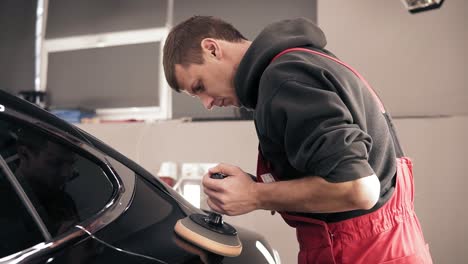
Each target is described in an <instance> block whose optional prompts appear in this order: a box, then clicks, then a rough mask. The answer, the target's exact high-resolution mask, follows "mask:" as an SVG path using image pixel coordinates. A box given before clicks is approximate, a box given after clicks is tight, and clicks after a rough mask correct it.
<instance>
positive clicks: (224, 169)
mask: <svg viewBox="0 0 468 264" xmlns="http://www.w3.org/2000/svg"><path fill="white" fill-rule="evenodd" d="M208 172H209V173H210V174H213V173H222V174H224V175H226V176H232V175H236V174H239V172H241V170H240V169H239V167H237V166H234V165H230V164H226V163H219V164H218V165H216V166H215V167H213V168H210V169H209V170H208Z"/></svg>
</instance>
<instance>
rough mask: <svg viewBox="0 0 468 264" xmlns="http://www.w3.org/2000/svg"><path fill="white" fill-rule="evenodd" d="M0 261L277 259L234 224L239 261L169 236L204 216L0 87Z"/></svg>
mask: <svg viewBox="0 0 468 264" xmlns="http://www.w3.org/2000/svg"><path fill="white" fill-rule="evenodd" d="M0 168H1V169H0V209H1V211H0V263H268V264H272V263H278V262H279V260H278V258H277V257H276V256H275V255H276V254H274V250H273V249H272V248H271V247H270V245H269V244H268V242H267V241H266V240H265V239H264V238H263V237H262V236H261V235H259V234H257V233H254V232H251V231H248V230H245V229H243V228H240V227H236V229H237V231H238V234H239V237H240V239H241V241H242V244H243V250H242V253H241V255H239V256H238V257H232V258H231V257H223V256H220V255H216V254H213V253H210V252H208V251H206V250H203V249H201V248H198V247H197V246H195V245H193V244H190V243H188V242H187V241H185V240H183V239H182V238H180V237H179V236H178V235H177V234H175V232H174V226H175V224H176V222H177V221H178V220H179V219H182V218H185V217H186V216H188V215H190V214H193V213H206V212H203V211H201V210H200V209H197V208H195V207H193V206H192V205H191V204H190V203H188V202H187V201H186V200H184V198H183V197H182V196H180V195H179V194H178V193H177V192H175V191H173V190H172V188H170V187H169V186H168V185H166V184H165V183H163V182H162V181H160V180H159V179H157V177H155V176H154V175H152V174H150V173H149V172H147V171H146V170H145V169H143V168H142V167H140V166H139V165H138V164H136V163H134V162H133V161H131V160H129V159H128V158H126V157H125V156H123V155H122V154H120V153H118V152H117V151H115V150H114V149H112V148H111V147H109V146H108V145H106V144H105V143H103V142H101V141H99V140H98V139H96V138H95V137H93V136H91V135H89V134H88V133H86V132H84V131H82V130H80V129H79V128H77V127H75V126H73V125H71V124H69V123H67V122H65V121H63V120H61V119H59V118H58V117H56V116H54V115H52V114H51V113H49V112H47V111H45V110H43V109H41V108H39V107H36V106H35V105H33V104H31V103H29V102H27V101H25V100H23V99H20V98H18V97H16V96H13V95H11V94H8V93H6V92H4V91H0Z"/></svg>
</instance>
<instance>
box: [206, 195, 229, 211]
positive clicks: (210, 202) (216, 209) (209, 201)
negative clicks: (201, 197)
mask: <svg viewBox="0 0 468 264" xmlns="http://www.w3.org/2000/svg"><path fill="white" fill-rule="evenodd" d="M206 203H207V204H208V206H209V207H210V208H211V210H213V211H215V212H217V213H220V214H226V212H225V211H224V210H223V209H221V207H220V206H218V205H217V204H216V203H215V202H214V201H212V200H211V199H208V200H207V201H206Z"/></svg>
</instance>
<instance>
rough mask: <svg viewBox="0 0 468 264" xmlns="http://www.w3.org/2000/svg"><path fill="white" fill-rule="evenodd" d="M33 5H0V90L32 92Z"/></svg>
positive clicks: (12, 1)
mask: <svg viewBox="0 0 468 264" xmlns="http://www.w3.org/2000/svg"><path fill="white" fill-rule="evenodd" d="M35 23H36V1H31V0H2V1H0V89H2V90H6V91H8V92H12V93H17V92H18V91H21V90H29V89H34V28H35Z"/></svg>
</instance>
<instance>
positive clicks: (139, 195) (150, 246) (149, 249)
mask: <svg viewBox="0 0 468 264" xmlns="http://www.w3.org/2000/svg"><path fill="white" fill-rule="evenodd" d="M0 104H1V107H2V108H3V109H4V111H8V110H9V109H13V110H15V111H17V112H20V113H21V114H23V115H25V116H27V117H29V118H30V120H31V122H32V123H34V124H35V125H39V126H42V125H45V126H46V127H47V129H48V130H51V131H52V130H53V132H54V133H58V134H61V135H62V136H63V137H67V138H69V139H70V140H73V141H76V142H81V143H82V144H84V145H85V146H87V147H88V148H91V149H93V150H95V151H97V152H99V153H102V154H103V155H104V156H107V157H108V159H109V160H112V162H110V165H111V169H112V170H113V171H114V173H115V174H116V175H117V176H118V177H129V178H132V177H134V181H135V186H134V189H133V190H132V191H133V193H132V195H133V198H132V200H131V203H130V205H129V207H128V208H127V209H126V210H125V211H124V212H123V213H122V214H121V215H120V216H119V217H118V218H117V219H116V220H114V221H112V222H110V223H108V224H107V225H106V226H105V227H104V228H102V229H100V230H99V231H97V232H95V233H91V234H88V233H86V232H85V231H82V232H81V235H80V236H77V237H74V238H73V239H71V240H69V241H67V242H66V243H59V242H57V241H60V237H59V238H53V240H54V241H52V242H57V243H56V246H54V247H47V249H46V250H42V251H41V252H40V253H39V254H35V255H34V256H33V257H32V258H29V259H28V261H27V262H19V263H137V264H138V263H227V264H229V263H259V264H261V263H267V261H266V259H265V257H264V256H263V255H262V254H261V253H260V251H259V250H258V249H257V248H256V243H257V241H260V242H261V243H262V244H263V245H265V246H266V247H267V248H268V250H269V252H270V254H271V255H273V252H272V249H271V247H270V246H269V245H268V242H267V241H265V239H264V238H263V237H262V236H260V235H259V234H256V233H254V232H251V231H248V230H245V229H243V228H239V227H236V228H237V231H238V234H239V237H240V239H241V241H242V243H243V251H242V254H241V255H240V256H239V257H236V258H224V257H222V256H219V255H215V254H212V253H210V252H207V251H205V250H203V249H200V248H198V247H196V246H194V245H192V244H190V243H188V242H186V241H184V240H183V239H181V238H180V237H178V236H177V235H176V234H175V233H174V231H173V228H174V225H175V223H176V222H177V220H179V219H181V218H184V217H186V216H187V215H189V214H193V213H203V212H202V211H201V210H199V209H197V208H195V207H193V206H191V205H190V204H189V203H188V202H187V201H186V200H184V199H183V198H182V197H181V196H180V195H179V194H178V193H176V192H175V191H173V190H172V189H171V188H168V187H167V186H166V185H165V184H163V183H162V182H161V181H159V180H158V179H157V178H156V177H154V175H152V174H150V173H149V172H148V171H146V170H145V169H143V168H142V167H141V166H139V165H138V164H136V163H135V162H133V161H131V160H130V159H128V158H127V157H125V156H124V155H122V154H120V153H119V152H117V151H115V150H114V149H112V148H111V147H109V146H108V145H106V144H105V143H103V142H101V141H100V140H98V139H96V138H95V137H93V136H92V135H89V134H88V133H86V132H84V131H82V130H80V129H79V128H77V127H75V126H73V125H70V124H68V123H66V122H65V121H63V120H61V119H59V118H57V117H55V116H54V115H52V114H50V113H49V112H47V111H44V110H42V109H40V108H38V107H36V106H35V105H33V104H30V103H28V102H26V101H24V100H22V99H20V98H17V97H16V96H12V95H9V94H7V93H5V92H3V91H1V90H0ZM1 114H2V112H0V115H1ZM161 155H164V154H163V153H161ZM132 179H133V178H132ZM127 191H128V190H127ZM75 229H76V230H78V231H81V230H79V227H75ZM0 263H3V262H2V259H0ZM5 263H8V262H5Z"/></svg>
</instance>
